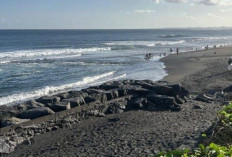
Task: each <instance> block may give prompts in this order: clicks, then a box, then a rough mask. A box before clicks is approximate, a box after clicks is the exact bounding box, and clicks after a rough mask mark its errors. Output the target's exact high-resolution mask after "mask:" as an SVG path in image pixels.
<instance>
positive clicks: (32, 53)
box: [0, 47, 111, 59]
mask: <svg viewBox="0 0 232 157" xmlns="http://www.w3.org/2000/svg"><path fill="white" fill-rule="evenodd" d="M107 50H108V51H109V50H111V48H110V47H106V48H99V47H93V48H79V49H40V50H20V51H13V52H3V53H0V59H3V58H23V57H40V56H41V57H42V56H45V57H46V56H51V55H62V54H77V53H79V54H80V53H87V52H97V51H107Z"/></svg>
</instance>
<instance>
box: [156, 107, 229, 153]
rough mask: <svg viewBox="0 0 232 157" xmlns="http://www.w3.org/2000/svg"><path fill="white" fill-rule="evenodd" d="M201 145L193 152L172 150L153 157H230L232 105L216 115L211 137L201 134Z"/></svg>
mask: <svg viewBox="0 0 232 157" xmlns="http://www.w3.org/2000/svg"><path fill="white" fill-rule="evenodd" d="M202 138H204V141H203V143H204V144H200V145H199V147H198V148H197V149H195V150H194V151H192V152H191V151H189V150H188V149H186V150H172V151H169V152H160V153H158V154H156V155H155V157H232V103H230V104H229V105H228V106H224V108H223V110H222V111H220V112H219V113H218V122H217V125H216V127H215V128H214V131H213V133H212V135H210V136H209V137H208V136H207V135H206V134H202Z"/></svg>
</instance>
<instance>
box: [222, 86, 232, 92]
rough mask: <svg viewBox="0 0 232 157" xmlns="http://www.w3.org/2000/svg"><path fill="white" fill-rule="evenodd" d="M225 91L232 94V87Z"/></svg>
mask: <svg viewBox="0 0 232 157" xmlns="http://www.w3.org/2000/svg"><path fill="white" fill-rule="evenodd" d="M223 91H224V92H226V93H232V86H229V87H226V88H225V89H224V90H223Z"/></svg>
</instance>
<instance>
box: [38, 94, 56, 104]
mask: <svg viewBox="0 0 232 157" xmlns="http://www.w3.org/2000/svg"><path fill="white" fill-rule="evenodd" d="M36 101H37V102H40V103H42V104H46V105H48V104H53V103H57V102H60V97H58V96H51V97H49V96H45V97H42V98H39V99H36Z"/></svg>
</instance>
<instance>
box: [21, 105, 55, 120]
mask: <svg viewBox="0 0 232 157" xmlns="http://www.w3.org/2000/svg"><path fill="white" fill-rule="evenodd" d="M53 113H54V111H52V110H51V109H50V108H48V107H39V108H35V109H30V110H27V111H24V112H22V113H21V114H20V115H19V117H20V118H23V119H35V118H39V117H42V116H46V115H49V114H53Z"/></svg>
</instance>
